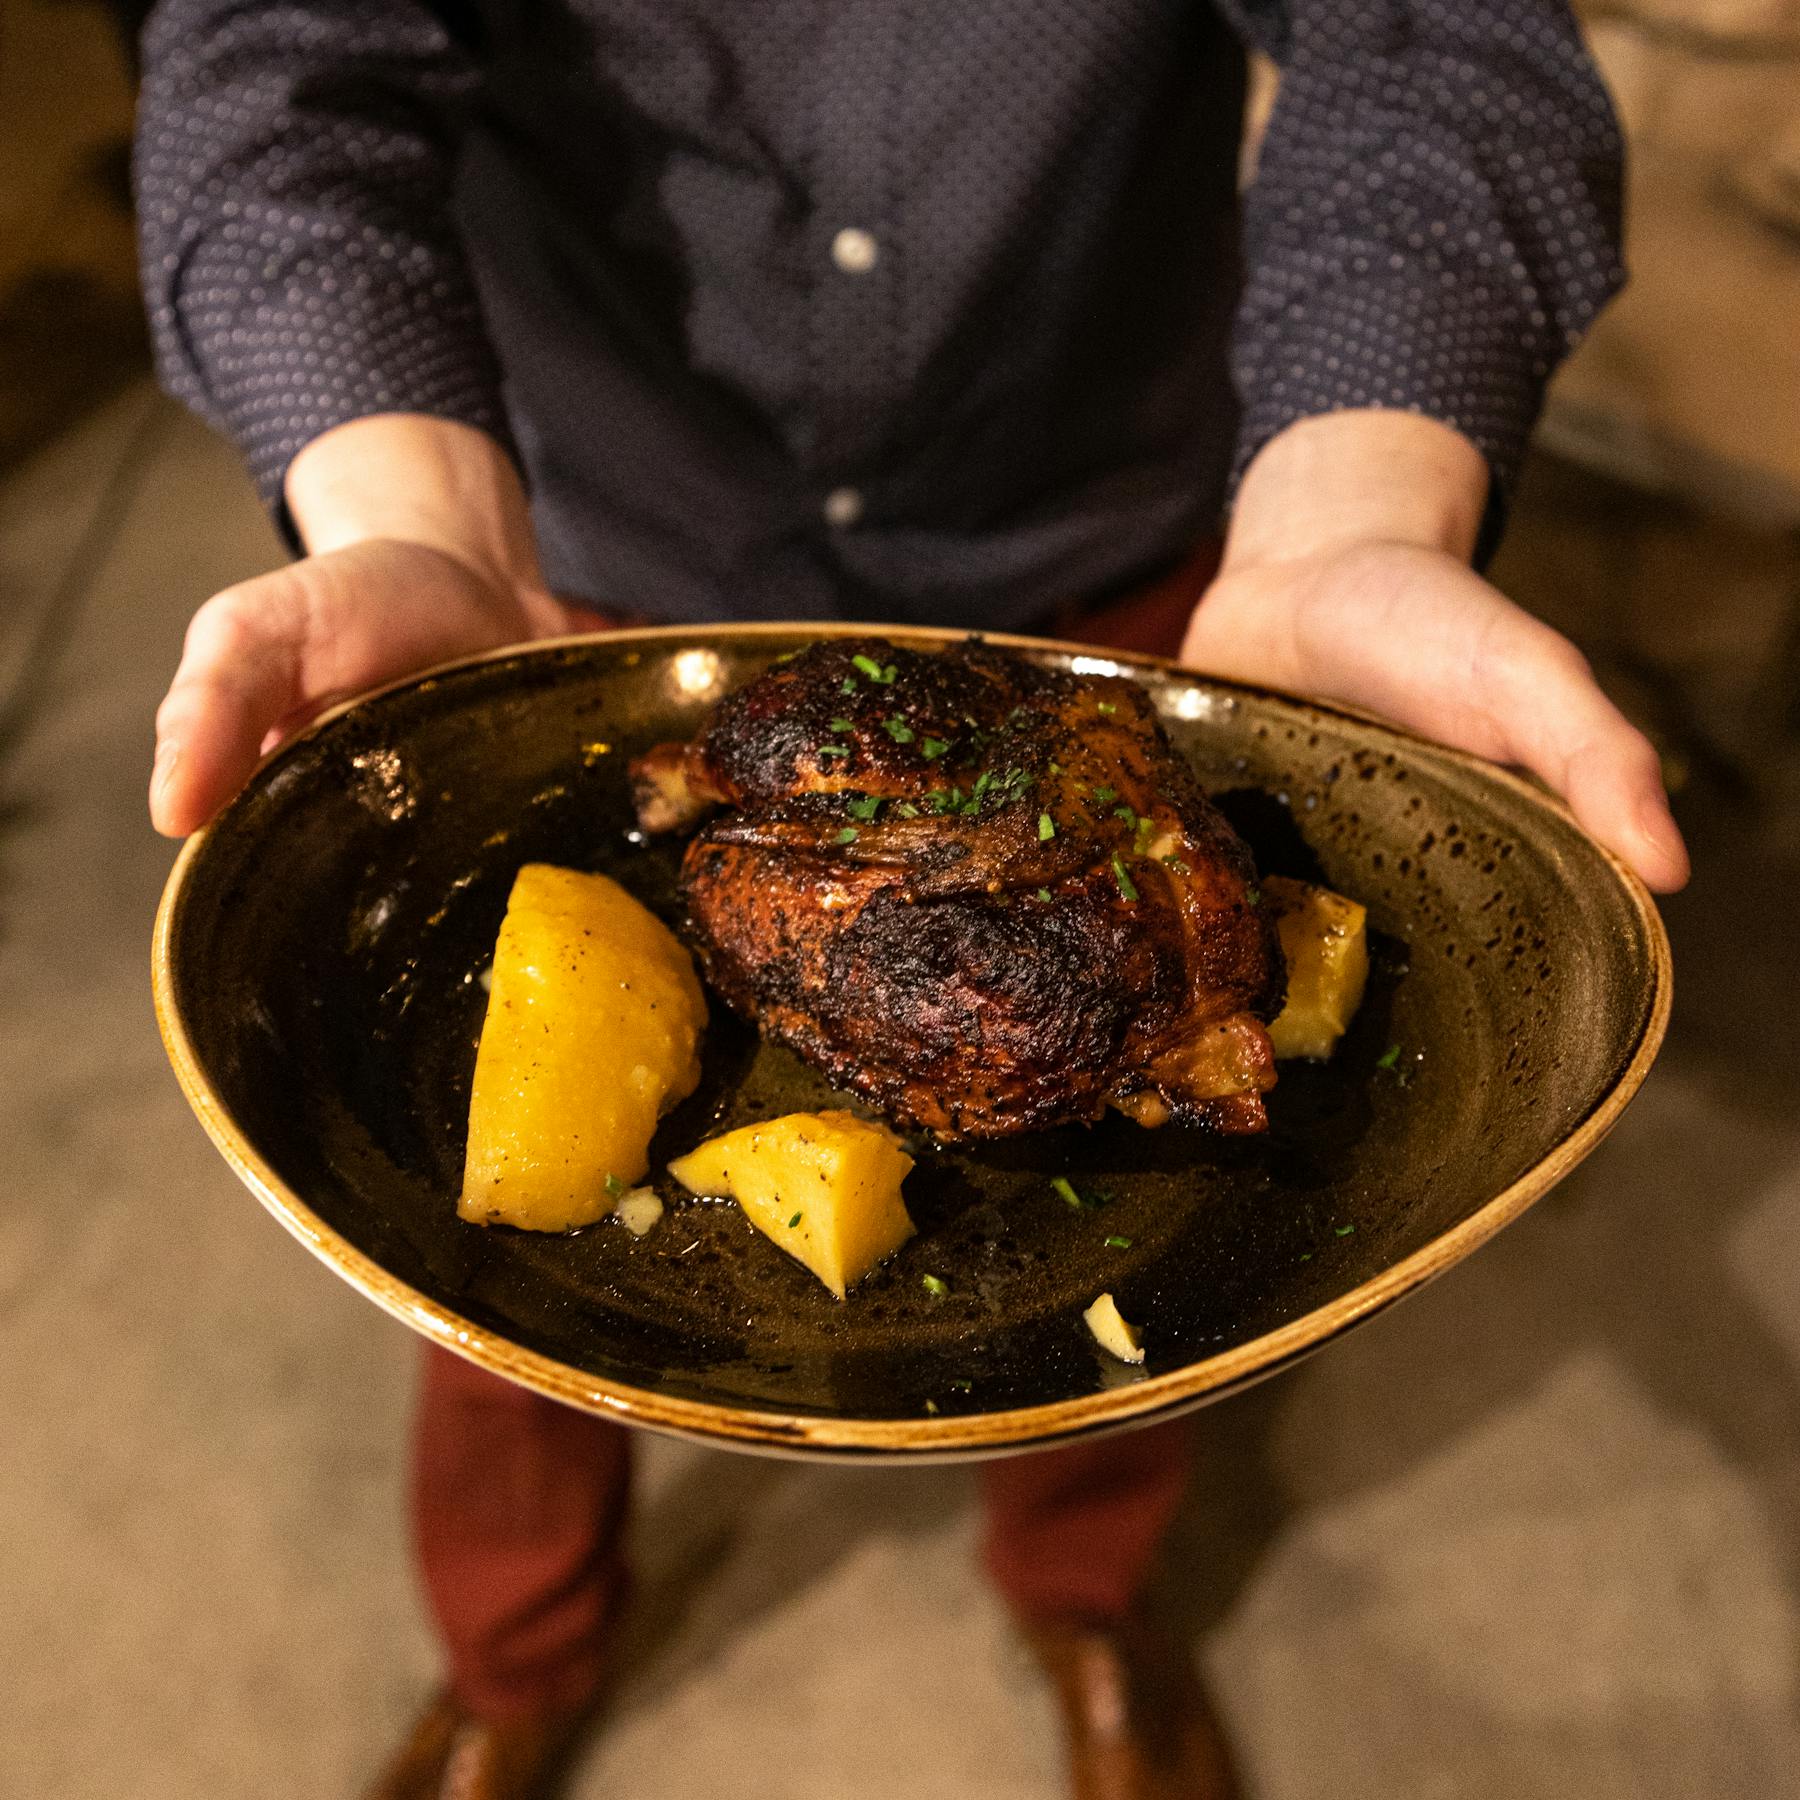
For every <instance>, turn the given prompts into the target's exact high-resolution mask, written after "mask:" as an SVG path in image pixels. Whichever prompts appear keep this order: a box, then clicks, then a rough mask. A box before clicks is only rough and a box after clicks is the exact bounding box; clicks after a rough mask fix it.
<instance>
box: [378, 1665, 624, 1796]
mask: <svg viewBox="0 0 1800 1800" xmlns="http://www.w3.org/2000/svg"><path fill="white" fill-rule="evenodd" d="M587 1717H588V1714H587V1712H586V1711H585V1710H583V1711H582V1712H579V1713H574V1714H567V1713H563V1714H557V1715H556V1716H554V1717H551V1718H532V1719H517V1720H509V1721H508V1722H506V1723H505V1724H501V1725H494V1724H489V1723H488V1722H486V1721H485V1720H482V1719H478V1718H476V1717H475V1715H474V1714H473V1713H471V1712H470V1711H469V1710H468V1709H467V1708H466V1707H464V1706H462V1705H461V1704H460V1703H459V1702H458V1701H457V1700H456V1698H455V1696H454V1695H452V1694H450V1693H448V1692H445V1693H440V1694H438V1695H436V1696H434V1698H433V1699H432V1700H431V1702H430V1704H429V1705H428V1706H427V1707H426V1708H425V1710H424V1711H423V1712H422V1713H421V1714H420V1715H419V1717H418V1719H417V1721H416V1722H415V1723H414V1725H413V1729H412V1735H411V1736H410V1737H409V1738H408V1739H407V1741H406V1743H405V1744H404V1745H403V1746H402V1747H401V1750H400V1753H399V1755H398V1756H396V1757H395V1758H394V1760H393V1761H392V1762H391V1763H390V1764H389V1765H388V1767H387V1769H386V1771H385V1772H384V1773H383V1775H382V1776H381V1778H380V1779H379V1780H378V1781H377V1782H376V1783H375V1785H374V1786H373V1787H372V1788H370V1789H369V1790H368V1793H367V1795H366V1796H365V1800H547V1796H548V1795H549V1794H550V1793H551V1792H552V1791H553V1789H554V1785H555V1782H556V1778H557V1777H558V1776H559V1775H560V1774H561V1773H562V1769H563V1766H564V1763H565V1761H566V1758H567V1755H568V1752H569V1750H570V1748H571V1746H572V1745H573V1744H574V1741H575V1739H576V1737H577V1736H578V1735H579V1734H580V1731H581V1727H582V1725H583V1723H584V1722H585V1721H586V1719H587Z"/></svg>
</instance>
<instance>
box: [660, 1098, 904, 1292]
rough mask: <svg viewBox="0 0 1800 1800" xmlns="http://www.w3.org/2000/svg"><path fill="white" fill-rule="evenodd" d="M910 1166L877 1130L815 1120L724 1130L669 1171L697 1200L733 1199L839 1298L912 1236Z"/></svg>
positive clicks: (894, 1142)
mask: <svg viewBox="0 0 1800 1800" xmlns="http://www.w3.org/2000/svg"><path fill="white" fill-rule="evenodd" d="M912 1166H913V1163H912V1158H911V1157H910V1156H908V1155H907V1154H906V1152H905V1151H904V1150H903V1149H901V1147H900V1140H899V1139H898V1138H896V1137H895V1136H894V1134H893V1133H892V1132H891V1131H889V1130H888V1129H887V1127H886V1126H885V1125H875V1124H871V1123H870V1122H869V1121H868V1120H866V1119H859V1118H858V1117H857V1116H856V1115H855V1114H854V1113H849V1112H822V1113H789V1114H788V1115H787V1116H786V1117H785V1118H780V1119H771V1120H770V1121H769V1122H768V1123H767V1124H766V1125H746V1126H745V1127H744V1128H743V1129H742V1130H741V1131H728V1132H726V1133H725V1135H724V1136H723V1137H716V1138H713V1139H711V1140H710V1141H709V1142H707V1143H704V1144H702V1145H701V1146H700V1147H699V1149H697V1150H694V1151H692V1152H690V1153H689V1154H688V1155H686V1156H683V1157H680V1158H679V1159H677V1160H676V1161H675V1162H672V1163H670V1164H669V1173H670V1174H671V1175H673V1176H674V1177H675V1179H676V1180H677V1181H679V1182H680V1183H681V1184H682V1186H683V1187H685V1188H688V1189H690V1190H691V1191H692V1192H694V1193H696V1194H716V1195H721V1196H723V1197H725V1198H727V1199H731V1200H735V1201H736V1202H737V1203H738V1205H739V1206H741V1207H742V1208H743V1209H744V1212H745V1215H746V1216H747V1217H748V1218H749V1220H750V1222H751V1224H753V1225H754V1226H756V1228H757V1229H758V1230H759V1231H762V1232H764V1233H766V1234H767V1235H768V1236H769V1237H770V1238H772V1239H773V1240H774V1241H775V1242H776V1243H777V1244H778V1245H779V1246H780V1247H781V1248H782V1249H783V1250H785V1251H786V1252H787V1253H788V1255H789V1256H792V1257H794V1258H796V1259H797V1260H798V1261H800V1262H802V1263H804V1264H805V1265H806V1266H807V1268H809V1269H811V1270H812V1272H813V1273H814V1274H815V1275H816V1276H818V1278H819V1279H820V1280H821V1281H822V1282H824V1284H825V1285H826V1286H827V1287H828V1288H830V1289H831V1291H832V1292H833V1293H834V1294H836V1295H837V1297H838V1298H839V1299H840V1300H841V1299H843V1297H844V1294H845V1292H846V1290H848V1289H849V1288H851V1287H854V1286H855V1285H856V1283H857V1282H859V1281H860V1280H861V1279H862V1278H863V1276H865V1275H866V1274H868V1272H869V1271H870V1270H871V1269H872V1268H874V1266H875V1265H876V1264H877V1263H878V1262H880V1261H881V1259H882V1258H883V1257H884V1256H891V1255H892V1254H893V1253H894V1251H896V1250H898V1249H899V1248H900V1246H901V1245H902V1244H904V1243H905V1242H906V1240H907V1239H908V1238H909V1237H911V1236H912V1234H913V1224H912V1220H911V1219H909V1218H908V1217H907V1216H906V1207H905V1205H904V1204H903V1203H902V1201H901V1199H900V1184H901V1182H902V1181H904V1180H905V1179H906V1176H907V1173H908V1171H909V1170H910V1169H911V1168H912Z"/></svg>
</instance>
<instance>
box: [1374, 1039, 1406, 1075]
mask: <svg viewBox="0 0 1800 1800" xmlns="http://www.w3.org/2000/svg"><path fill="white" fill-rule="evenodd" d="M1399 1065H1400V1046H1399V1045H1398V1044H1389V1045H1388V1047H1387V1048H1386V1049H1385V1050H1384V1051H1382V1053H1381V1054H1380V1055H1379V1056H1378V1057H1376V1059H1375V1066H1376V1068H1378V1069H1386V1070H1388V1071H1389V1072H1390V1073H1391V1072H1392V1071H1393V1070H1394V1069H1396V1068H1398V1067H1399Z"/></svg>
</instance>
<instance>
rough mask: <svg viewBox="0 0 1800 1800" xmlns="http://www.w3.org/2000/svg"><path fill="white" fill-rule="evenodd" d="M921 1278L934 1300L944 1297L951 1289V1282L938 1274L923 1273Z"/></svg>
mask: <svg viewBox="0 0 1800 1800" xmlns="http://www.w3.org/2000/svg"><path fill="white" fill-rule="evenodd" d="M919 1279H920V1281H922V1282H923V1283H924V1284H925V1291H926V1293H928V1294H929V1295H930V1296H931V1297H932V1299H934V1300H941V1299H943V1297H944V1296H945V1295H946V1294H947V1293H949V1291H950V1284H949V1282H947V1281H943V1280H940V1279H939V1278H938V1277H937V1276H936V1275H921V1276H920V1277H919Z"/></svg>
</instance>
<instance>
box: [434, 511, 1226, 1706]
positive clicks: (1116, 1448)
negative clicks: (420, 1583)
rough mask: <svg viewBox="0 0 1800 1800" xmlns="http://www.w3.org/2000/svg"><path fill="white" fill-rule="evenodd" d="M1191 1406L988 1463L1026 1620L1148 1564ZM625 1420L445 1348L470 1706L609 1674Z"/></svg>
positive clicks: (1005, 1589)
mask: <svg viewBox="0 0 1800 1800" xmlns="http://www.w3.org/2000/svg"><path fill="white" fill-rule="evenodd" d="M1216 561H1217V548H1216V546H1212V545H1209V546H1206V547H1204V548H1203V549H1202V550H1201V551H1199V552H1197V553H1196V555H1195V557H1194V558H1193V559H1192V560H1191V561H1190V562H1189V563H1187V564H1185V565H1184V566H1183V567H1182V568H1180V569H1178V570H1176V571H1174V572H1173V573H1172V574H1170V575H1169V576H1168V577H1166V578H1165V579H1163V580H1162V581H1159V582H1157V583H1156V584H1154V585H1153V586H1151V587H1149V588H1146V589H1145V590H1144V591H1142V592H1141V593H1138V594H1135V595H1132V596H1130V597H1129V598H1127V599H1125V600H1121V601H1119V602H1117V603H1116V604H1114V605H1111V606H1106V607H1102V608H1100V609H1098V610H1095V611H1089V612H1087V613H1085V614H1075V613H1071V614H1069V615H1067V616H1065V617H1062V618H1059V619H1058V620H1057V621H1056V622H1055V625H1054V627H1053V628H1054V629H1055V630H1057V631H1058V632H1059V634H1060V635H1062V636H1065V637H1078V638H1081V639H1083V640H1085V641H1087V642H1090V643H1096V644H1108V645H1111V646H1113V647H1114V648H1117V649H1129V650H1148V651H1153V652H1158V653H1160V654H1163V655H1173V654H1174V652H1175V650H1176V648H1177V647H1178V645H1179V643H1180V636H1181V631H1182V628H1183V626H1184V625H1185V624H1186V622H1187V616H1188V614H1189V612H1190V611H1191V610H1192V608H1193V604H1194V601H1195V600H1196V599H1197V598H1198V596H1199V592H1200V589H1201V588H1202V587H1203V586H1204V585H1205V582H1206V579H1207V578H1208V576H1209V575H1210V574H1211V571H1212V568H1213V566H1214V565H1215V564H1216ZM1188 1443H1189V1436H1188V1427H1187V1422H1186V1421H1184V1420H1177V1421H1175V1422H1174V1423H1172V1424H1166V1425H1154V1426H1149V1427H1146V1428H1145V1429H1144V1430H1141V1431H1134V1432H1128V1433H1125V1434H1123V1435H1120V1436H1116V1437H1109V1438H1105V1439H1103V1440H1100V1441H1099V1442H1095V1443H1087V1444H1077V1445H1073V1446H1070V1447H1068V1448H1066V1449H1060V1450H1046V1451H1040V1452H1037V1453H1036V1454H1033V1455H1028V1456H1015V1457H1008V1458H1005V1459H1003V1460H1000V1461H996V1462H989V1463H984V1464H983V1465H982V1496H983V1499H984V1501H985V1503H986V1509H987V1530H986V1534H985V1542H984V1546H983V1560H984V1562H985V1563H986V1565H987V1570H988V1573H989V1575H990V1576H991V1577H992V1578H993V1581H994V1583H995V1585H996V1586H997V1587H998V1588H999V1590H1000V1592H1001V1594H1002V1595H1003V1596H1004V1597H1005V1599H1006V1601H1007V1603H1008V1604H1009V1605H1010V1606H1011V1608H1012V1609H1013V1611H1014V1613H1015V1614H1016V1615H1017V1616H1018V1617H1019V1618H1020V1619H1022V1620H1025V1621H1032V1620H1047V1619H1059V1618H1085V1619H1106V1618H1115V1617H1117V1616H1119V1615H1120V1614H1121V1613H1123V1612H1124V1611H1125V1610H1126V1609H1127V1608H1128V1607H1129V1606H1130V1605H1131V1603H1132V1601H1133V1600H1135V1599H1136V1598H1137V1596H1138V1594H1139V1592H1140V1591H1141V1590H1142V1588H1143V1586H1144V1583H1145V1581H1146V1579H1147V1577H1148V1576H1149V1573H1150V1569H1151V1565H1152V1562H1153V1561H1154V1559H1155V1556H1156V1551H1157V1547H1158V1545H1159V1544H1160V1543H1161V1542H1162V1538H1163V1534H1164V1532H1165V1531H1166V1530H1167V1528H1168V1525H1169V1522H1170V1520H1171V1519H1172V1518H1173V1517H1174V1514H1175V1509H1176V1508H1177V1506H1179V1504H1180V1502H1181V1496H1182V1491H1183V1489H1184V1487H1185V1486H1186V1482H1187V1470H1188ZM630 1476H631V1435H630V1432H629V1431H628V1430H627V1429H626V1428H625V1427H623V1426H620V1425H615V1424H613V1423H612V1422H611V1421H610V1420H606V1419H601V1418H596V1417H594V1416H593V1415H592V1414H590V1413H583V1412H577V1411H575V1410H574V1409H573V1408H571V1407H566V1406H561V1405H559V1404H558V1403H557V1402H555V1401H554V1400H547V1399H545V1398H543V1396H541V1395H539V1394H534V1393H532V1392H530V1391H529V1390H528V1389H525V1388H521V1387H515V1386H514V1385H513V1384H512V1383H511V1382H507V1381H502V1380H501V1379H500V1378H499V1377H498V1376H495V1375H489V1374H487V1373H486V1372H485V1371H483V1370H481V1369H478V1368H476V1367H475V1366H474V1365H473V1364H472V1363H467V1362H464V1361H463V1360H462V1359H461V1358H460V1357H456V1356H452V1355H451V1354H450V1353H449V1352H448V1351H445V1350H439V1349H436V1348H435V1347H433V1348H431V1349H429V1350H427V1352H426V1355H425V1369H424V1383H423V1388H422V1390H421V1395H420V1405H419V1417H418V1425H417V1430H416V1435H415V1440H414V1465H413V1529H414V1533H415V1535H416V1539H417V1545H418V1557H419V1566H420V1569H421V1572H422V1574H423V1577H424V1582H425V1590H426V1595H427V1597H428V1599H429V1601H430V1604H431V1610H432V1613H433V1615H434V1616H435V1618H436V1620H437V1624H438V1629H439V1631H440V1632H441V1633H442V1635H443V1640H444V1646H445V1649H446V1651H447V1653H448V1658H449V1665H450V1680H451V1685H452V1686H453V1688H454V1689H455V1690H456V1693H457V1696H458V1698H459V1699H461V1700H462V1702H463V1704H464V1705H466V1706H468V1707H469V1708H470V1709H471V1710H473V1711H474V1712H475V1713H477V1714H479V1715H481V1716H483V1717H486V1718H491V1719H502V1718H507V1717H517V1716H518V1715H520V1714H524V1713H532V1712H538V1711H542V1710H562V1709H564V1708H573V1707H575V1706H578V1705H579V1704H580V1703H581V1702H583V1701H584V1700H586V1699H587V1698H589V1696H591V1695H592V1694H593V1693H594V1691H595V1690H596V1689H597V1687H598V1686H599V1684H600V1681H601V1679H602V1676H603V1673H604V1670H605V1665H606V1658H607V1653H608V1649H609V1644H610V1640H611V1638H612V1635H613V1632H614V1628H615V1625H616V1623H617V1617H618V1613H619V1609H620V1607H621V1606H622V1604H623V1603H624V1599H625V1594H626V1590H627V1585H628V1583H627V1576H626V1567H625V1558H624V1537H625V1521H626V1514H627V1511H628V1499H629V1488H630Z"/></svg>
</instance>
